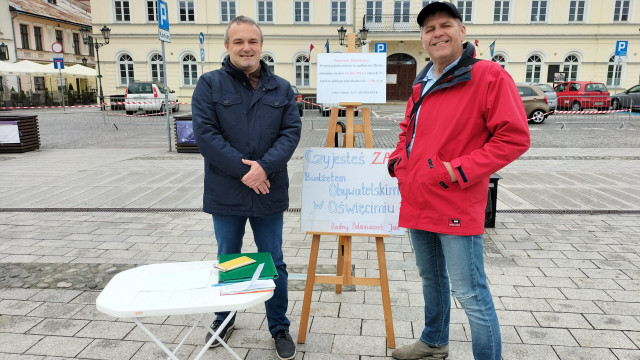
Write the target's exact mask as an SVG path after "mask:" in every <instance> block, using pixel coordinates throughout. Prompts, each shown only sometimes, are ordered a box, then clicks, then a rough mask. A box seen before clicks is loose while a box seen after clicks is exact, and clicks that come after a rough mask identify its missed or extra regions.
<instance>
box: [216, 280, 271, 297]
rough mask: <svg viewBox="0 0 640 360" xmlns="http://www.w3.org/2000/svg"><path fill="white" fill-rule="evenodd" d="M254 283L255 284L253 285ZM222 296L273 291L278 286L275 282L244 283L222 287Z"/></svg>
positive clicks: (257, 281)
mask: <svg viewBox="0 0 640 360" xmlns="http://www.w3.org/2000/svg"><path fill="white" fill-rule="evenodd" d="M252 283H253V284H252ZM221 288H222V289H221V290H220V294H221V295H234V294H250V293H254V292H266V291H273V289H275V288H276V284H275V283H274V282H273V280H256V281H242V282H237V283H233V284H229V285H224V286H221Z"/></svg>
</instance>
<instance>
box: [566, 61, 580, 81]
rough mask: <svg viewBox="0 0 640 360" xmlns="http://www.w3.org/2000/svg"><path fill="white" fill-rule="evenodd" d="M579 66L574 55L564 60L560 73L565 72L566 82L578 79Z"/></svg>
mask: <svg viewBox="0 0 640 360" xmlns="http://www.w3.org/2000/svg"><path fill="white" fill-rule="evenodd" d="M579 65H580V64H579V61H578V57H577V56H575V55H569V56H567V57H566V58H565V59H564V64H563V66H562V68H563V70H562V71H564V72H566V73H567V75H568V76H567V79H566V81H574V80H576V79H577V78H578V66H579Z"/></svg>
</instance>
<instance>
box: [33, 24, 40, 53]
mask: <svg viewBox="0 0 640 360" xmlns="http://www.w3.org/2000/svg"><path fill="white" fill-rule="evenodd" d="M33 35H34V37H35V39H36V50H40V51H42V28H41V27H38V26H34V27H33Z"/></svg>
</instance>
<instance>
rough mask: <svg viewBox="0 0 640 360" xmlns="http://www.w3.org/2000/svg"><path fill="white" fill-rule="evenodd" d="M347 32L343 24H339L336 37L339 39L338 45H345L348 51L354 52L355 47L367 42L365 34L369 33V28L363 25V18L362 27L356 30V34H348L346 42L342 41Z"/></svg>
mask: <svg viewBox="0 0 640 360" xmlns="http://www.w3.org/2000/svg"><path fill="white" fill-rule="evenodd" d="M346 34H347V29H345V28H344V27H343V26H340V29H338V39H339V40H340V45H342V46H346V47H347V48H348V49H349V50H348V52H354V51H355V48H357V47H361V46H363V45H365V44H366V43H367V35H368V34H369V29H367V28H366V27H365V26H364V19H363V23H362V29H360V31H359V32H358V35H355V34H349V36H348V37H347V43H345V42H344V38H345V35H346Z"/></svg>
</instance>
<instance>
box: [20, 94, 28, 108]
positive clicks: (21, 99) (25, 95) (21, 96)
mask: <svg viewBox="0 0 640 360" xmlns="http://www.w3.org/2000/svg"><path fill="white" fill-rule="evenodd" d="M26 101H27V94H25V93H24V90H20V103H22V105H21V106H25V104H26Z"/></svg>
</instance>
